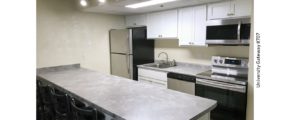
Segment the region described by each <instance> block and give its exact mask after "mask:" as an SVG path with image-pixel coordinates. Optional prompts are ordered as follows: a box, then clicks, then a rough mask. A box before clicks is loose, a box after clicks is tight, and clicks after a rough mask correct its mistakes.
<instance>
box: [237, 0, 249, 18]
mask: <svg viewBox="0 0 290 120" xmlns="http://www.w3.org/2000/svg"><path fill="white" fill-rule="evenodd" d="M252 2H253V1H252V0H235V1H233V5H234V8H235V11H234V14H235V16H239V17H244V16H251V15H252Z"/></svg>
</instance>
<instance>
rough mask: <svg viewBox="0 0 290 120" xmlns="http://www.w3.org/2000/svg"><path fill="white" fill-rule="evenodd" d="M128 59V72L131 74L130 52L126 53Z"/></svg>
mask: <svg viewBox="0 0 290 120" xmlns="http://www.w3.org/2000/svg"><path fill="white" fill-rule="evenodd" d="M126 59H127V72H128V74H129V75H130V54H126Z"/></svg>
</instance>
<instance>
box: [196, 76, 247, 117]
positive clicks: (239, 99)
mask: <svg viewBox="0 0 290 120" xmlns="http://www.w3.org/2000/svg"><path fill="white" fill-rule="evenodd" d="M195 94H196V96H200V97H204V98H209V99H213V100H216V101H217V102H218V103H217V107H216V108H215V109H214V110H213V111H211V120H245V119H246V105H247V94H246V86H243V85H235V84H228V83H223V82H217V81H212V80H206V79H200V78H197V79H196V85H195Z"/></svg>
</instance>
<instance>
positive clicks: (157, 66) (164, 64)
mask: <svg viewBox="0 0 290 120" xmlns="http://www.w3.org/2000/svg"><path fill="white" fill-rule="evenodd" d="M144 66H146V67H155V68H169V67H173V66H174V65H172V64H170V63H151V64H145V65H144Z"/></svg>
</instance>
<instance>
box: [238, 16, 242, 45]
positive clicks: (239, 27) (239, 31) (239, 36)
mask: <svg viewBox="0 0 290 120" xmlns="http://www.w3.org/2000/svg"><path fill="white" fill-rule="evenodd" d="M241 25H242V22H241V21H239V25H238V29H237V33H238V34H237V35H238V36H237V37H238V40H239V41H240V42H242V41H241Z"/></svg>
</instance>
